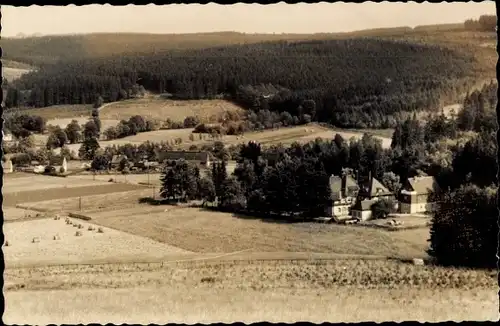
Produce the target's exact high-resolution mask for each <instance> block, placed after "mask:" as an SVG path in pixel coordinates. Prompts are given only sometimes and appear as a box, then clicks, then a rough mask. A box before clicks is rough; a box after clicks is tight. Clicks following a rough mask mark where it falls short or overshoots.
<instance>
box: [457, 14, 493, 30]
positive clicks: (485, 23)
mask: <svg viewBox="0 0 500 326" xmlns="http://www.w3.org/2000/svg"><path fill="white" fill-rule="evenodd" d="M496 27H497V16H496V15H481V16H480V17H479V19H468V20H466V21H465V22H464V28H465V29H467V30H471V31H485V32H495V31H496Z"/></svg>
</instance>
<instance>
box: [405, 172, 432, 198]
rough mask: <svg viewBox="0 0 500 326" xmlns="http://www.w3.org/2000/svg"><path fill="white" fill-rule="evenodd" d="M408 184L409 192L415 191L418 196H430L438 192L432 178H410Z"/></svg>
mask: <svg viewBox="0 0 500 326" xmlns="http://www.w3.org/2000/svg"><path fill="white" fill-rule="evenodd" d="M408 184H409V186H410V187H411V190H413V191H416V192H417V193H418V194H430V193H432V192H437V191H439V190H440V188H439V185H438V184H437V182H436V179H435V178H434V177H432V176H425V177H414V178H410V179H408Z"/></svg>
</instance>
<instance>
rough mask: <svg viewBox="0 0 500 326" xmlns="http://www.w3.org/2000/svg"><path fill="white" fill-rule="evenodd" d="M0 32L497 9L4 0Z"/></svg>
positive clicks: (420, 16)
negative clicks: (21, 3) (26, 0)
mask: <svg viewBox="0 0 500 326" xmlns="http://www.w3.org/2000/svg"><path fill="white" fill-rule="evenodd" d="M1 11H2V31H1V34H2V36H4V37H9V36H16V35H19V34H24V35H33V34H41V35H54V34H82V33H100V32H127V33H130V32H132V33H155V34H171V33H198V32H216V31H236V32H244V33H336V32H348V31H356V30H361V29H369V28H382V27H397V26H409V27H414V26H417V25H428V24H445V23H459V22H463V21H464V20H466V19H470V18H475V19H477V18H479V16H480V15H483V14H490V15H494V14H496V10H495V2H494V1H483V2H479V3H475V2H464V3H462V2H455V3H453V2H452V3H447V2H441V3H428V2H425V3H416V2H407V3H391V2H382V3H375V2H364V3H361V4H358V3H343V2H337V3H326V2H320V3H315V4H305V3H300V4H286V3H284V2H280V3H278V4H274V5H259V4H235V5H218V4H214V3H210V4H208V5H199V4H188V5H182V4H181V5H164V6H156V5H146V6H134V5H128V6H120V7H114V6H111V5H88V6H80V7H77V6H75V5H71V6H30V7H13V6H2V7H1Z"/></svg>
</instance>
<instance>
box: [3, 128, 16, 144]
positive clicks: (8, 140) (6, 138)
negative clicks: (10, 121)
mask: <svg viewBox="0 0 500 326" xmlns="http://www.w3.org/2000/svg"><path fill="white" fill-rule="evenodd" d="M2 141H3V143H4V144H8V143H11V142H13V141H14V137H13V136H12V134H11V133H10V132H8V131H6V130H2Z"/></svg>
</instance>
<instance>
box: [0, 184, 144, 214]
mask: <svg viewBox="0 0 500 326" xmlns="http://www.w3.org/2000/svg"><path fill="white" fill-rule="evenodd" d="M144 188H145V186H140V185H136V184H126V183H114V184H109V183H107V184H102V185H95V184H94V185H92V186H80V187H69V188H61V187H58V188H55V187H53V188H50V189H49V190H50V191H43V189H38V190H31V191H23V192H11V193H4V198H3V200H4V202H3V204H4V205H5V206H15V205H18V204H25V203H36V202H41V201H47V200H54V199H65V198H71V197H75V199H76V200H78V198H76V197H85V196H91V195H106V194H110V193H121V192H125V191H131V190H137V189H144ZM53 208H54V210H57V209H58V208H59V207H57V206H55V207H53Z"/></svg>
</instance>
